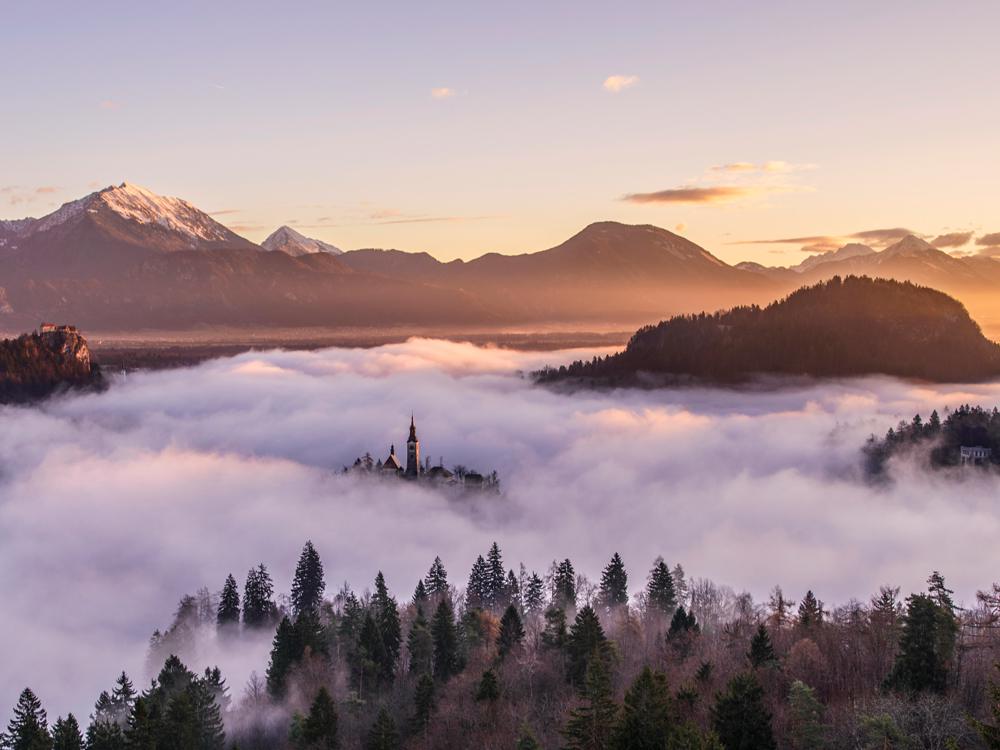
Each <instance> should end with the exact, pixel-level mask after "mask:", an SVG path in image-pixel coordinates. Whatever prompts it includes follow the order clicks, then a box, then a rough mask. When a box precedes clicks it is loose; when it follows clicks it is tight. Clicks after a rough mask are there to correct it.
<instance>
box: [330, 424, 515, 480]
mask: <svg viewBox="0 0 1000 750" xmlns="http://www.w3.org/2000/svg"><path fill="white" fill-rule="evenodd" d="M344 473H345V474H360V475H367V476H376V477H386V478H392V479H407V480H410V481H421V482H427V483H432V484H437V485H442V486H447V487H455V488H459V489H469V490H490V491H493V492H497V491H499V489H500V479H499V478H498V477H497V473H496V472H495V471H493V472H490V474H488V475H483V474H480V473H479V472H478V471H473V470H470V469H467V468H466V467H464V466H454V467H452V469H450V470H449V469H446V468H445V466H444V458H443V457H442V458H440V459H439V460H438V463H437V464H436V465H432V464H431V459H430V457H428V458H427V459H426V460H425V461H424V462H423V463H421V461H420V439H419V438H418V437H417V425H416V423H415V422H414V420H413V415H410V433H409V435H408V436H407V438H406V463H405V464H404V463H402V462H401V461H400V459H399V456H398V455H396V446H395V444H393V445H390V446H389V455H388V456H386V458H385V460H384V461H382V460H375V459H374V458H372V456H371V454H370V453H366V454H365V455H363V456H360V457H358V458H357V459H355V461H354V463H353V464H352V465H351V467H350V468H347V467H346V466H345V467H344Z"/></svg>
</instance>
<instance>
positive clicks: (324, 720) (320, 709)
mask: <svg viewBox="0 0 1000 750" xmlns="http://www.w3.org/2000/svg"><path fill="white" fill-rule="evenodd" d="M338 723H339V722H338V718H337V707H336V706H335V705H334V703H333V698H331V697H330V693H329V692H328V691H327V689H326V688H325V687H321V688H320V689H319V691H318V692H317V693H316V698H315V699H314V700H313V702H312V706H310V708H309V714H308V715H307V716H306V717H305V719H303V720H302V721H300V722H298V724H297V727H296V728H297V731H296V732H295V737H294V739H293V742H292V744H293V746H294V747H295V748H296V750H337V748H339V747H340V740H339V739H338V737H337V727H338Z"/></svg>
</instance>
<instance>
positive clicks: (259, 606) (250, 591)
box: [243, 563, 278, 628]
mask: <svg viewBox="0 0 1000 750" xmlns="http://www.w3.org/2000/svg"><path fill="white" fill-rule="evenodd" d="M273 596H274V583H273V582H272V581H271V574H270V573H268V572H267V567H266V566H265V565H264V563H261V564H260V565H258V566H257V567H256V568H251V569H250V572H248V573H247V582H246V585H245V586H244V588H243V624H244V625H245V626H246V627H248V628H270V627H273V626H274V622H275V616H276V614H277V611H278V608H277V606H276V605H275V603H274V601H273V599H272V597H273Z"/></svg>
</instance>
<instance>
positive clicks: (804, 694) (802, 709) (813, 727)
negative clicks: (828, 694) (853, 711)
mask: <svg viewBox="0 0 1000 750" xmlns="http://www.w3.org/2000/svg"><path fill="white" fill-rule="evenodd" d="M788 722H789V728H788V734H789V737H790V739H791V741H792V747H794V748H795V750H820V748H822V747H824V746H825V744H826V728H825V727H824V726H823V704H822V703H820V702H819V700H817V698H816V693H815V691H814V690H813V689H812V688H811V687H809V686H808V685H806V684H805V683H804V682H802V680H795V682H793V683H792V686H791V688H790V689H789V692H788Z"/></svg>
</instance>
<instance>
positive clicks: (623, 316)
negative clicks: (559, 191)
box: [0, 182, 1000, 331]
mask: <svg viewBox="0 0 1000 750" xmlns="http://www.w3.org/2000/svg"><path fill="white" fill-rule="evenodd" d="M852 273H853V274H862V273H863V274H869V275H879V276H889V277H892V278H906V279H909V280H912V281H915V282H918V283H921V284H927V285H930V286H935V287H938V288H942V289H946V290H949V291H952V292H956V291H959V290H960V289H962V290H969V289H985V290H989V291H991V292H992V290H994V289H996V288H997V285H1000V262H996V261H993V260H992V259H988V258H979V259H958V258H953V257H951V256H949V255H947V254H946V253H943V252H941V251H940V250H937V249H935V248H933V247H931V246H930V245H928V244H927V243H925V242H923V241H922V240H920V239H918V238H916V237H907V238H905V239H904V240H902V241H901V242H899V243H897V245H894V246H893V247H890V248H888V249H886V250H884V251H882V252H880V253H876V252H875V251H874V250H872V249H871V248H867V247H865V246H862V245H848V246H846V247H844V248H841V249H840V250H837V251H835V252H832V253H828V254H825V255H823V256H816V257H814V258H810V259H809V260H807V261H805V262H804V263H802V264H800V265H799V266H797V267H794V268H767V267H764V266H761V265H758V264H740V265H739V266H731V265H729V264H727V263H724V262H723V261H721V260H720V259H719V258H717V257H715V256H714V255H712V254H711V253H710V252H708V251H707V250H705V249H704V248H702V247H699V246H698V245H696V244H695V243H693V242H691V241H690V240H687V239H685V238H684V237H681V236H679V235H677V234H674V233H672V232H669V231H667V230H665V229H660V228H658V227H654V226H649V225H639V226H634V225H626V224H620V223H617V222H598V223H595V224H591V225H589V226H587V227H585V228H584V229H583V230H582V231H580V232H578V233H577V234H575V235H574V236H572V237H570V238H569V239H568V240H566V241H565V242H563V243H561V244H559V245H557V246H556V247H553V248H550V249H547V250H542V251H540V252H532V253H523V254H520V255H502V254H499V253H488V254H486V255H483V256H481V257H479V258H475V259H474V260H469V261H462V260H454V261H450V262H442V261H439V260H437V259H436V258H434V257H433V256H431V255H429V254H427V253H423V252H404V251H401V250H393V249H361V250H350V251H346V252H345V251H342V250H340V249H339V248H337V247H335V246H334V245H331V244H329V243H326V242H323V241H320V240H316V239H312V238H309V237H306V236H305V235H303V234H301V233H299V232H298V231H297V230H295V229H294V228H292V227H288V226H283V227H280V228H279V229H277V230H276V231H275V232H274V233H272V234H271V235H270V236H269V237H268V238H267V239H266V240H264V241H263V242H262V243H261V244H259V245H258V244H256V243H254V242H251V241H250V240H248V239H246V238H244V237H241V236H239V235H238V234H236V233H235V232H233V231H232V230H230V229H228V228H227V227H225V226H223V225H222V224H220V223H219V222H218V221H216V220H215V219H213V218H212V217H211V216H210V215H208V214H207V213H205V212H204V211H201V210H200V209H198V208H197V207H195V206H193V205H191V204H190V203H188V202H187V201H184V200H182V199H180V198H168V197H164V196H161V195H157V194H156V193H153V192H152V191H149V190H147V189H145V188H142V187H139V186H137V185H134V184H131V183H127V182H126V183H122V184H120V185H117V186H111V187H107V188H105V189H103V190H99V191H97V192H94V193H91V194H90V195H87V196H84V197H83V198H80V199H78V200H75V201H71V202H69V203H66V204H64V205H63V206H61V207H60V208H59V209H57V210H56V211H54V212H52V213H50V214H48V215H47V216H43V217H41V218H38V219H34V218H28V219H17V220H8V221H0V328H3V329H7V330H13V329H17V328H21V329H23V328H26V327H33V326H34V325H36V324H37V323H38V322H39V321H41V320H52V319H58V320H66V321H72V322H74V323H76V324H77V325H80V326H86V327H87V328H88V329H89V330H102V331H135V330H139V329H174V330H177V329H188V328H192V327H204V326H233V327H285V326H294V327H304V326H310V327H312V326H315V327H323V326H363V327H367V326H380V327H384V326H394V327H404V328H405V327H431V326H433V327H454V328H468V327H471V326H474V327H495V326H496V327H499V326H525V325H542V324H554V325H559V326H563V327H574V326H594V325H600V326H607V325H621V326H623V327H631V326H632V325H635V324H640V323H644V322H647V321H649V320H656V319H661V318H663V317H666V316H669V315H674V314H678V313H685V312H695V311H701V310H714V309H719V308H722V307H728V306H732V305H737V304H751V303H756V304H763V303H766V302H769V301H771V300H773V299H775V298H777V297H779V296H781V295H782V294H785V293H787V292H788V291H791V290H792V289H794V288H797V287H798V286H801V285H803V284H808V283H812V282H814V281H817V280H820V279H823V278H828V277H830V276H833V275H847V274H852Z"/></svg>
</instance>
